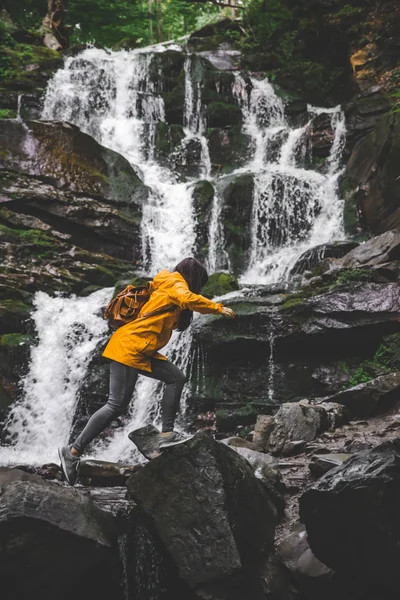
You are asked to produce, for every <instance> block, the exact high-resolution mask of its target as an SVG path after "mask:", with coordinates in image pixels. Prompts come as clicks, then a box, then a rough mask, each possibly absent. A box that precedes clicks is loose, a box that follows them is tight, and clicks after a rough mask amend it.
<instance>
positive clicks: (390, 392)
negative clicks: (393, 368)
mask: <svg viewBox="0 0 400 600" xmlns="http://www.w3.org/2000/svg"><path fill="white" fill-rule="evenodd" d="M399 390H400V371H397V372H396V373H390V374H389V375H381V376H380V377H376V378H375V379H372V380H371V381H368V382H367V383H360V384H359V385H356V386H354V387H351V388H349V389H347V390H343V391H342V392H338V393H337V394H335V395H334V396H332V397H330V398H327V399H326V400H327V401H328V402H335V403H338V404H343V405H344V406H345V407H346V408H347V410H348V412H349V416H350V419H352V418H354V417H360V418H363V417H370V416H372V415H374V414H378V413H381V412H384V411H385V410H387V409H388V408H389V407H390V406H392V404H393V403H394V402H395V401H396V400H397V399H398V396H399ZM323 402H325V400H324V401H323Z"/></svg>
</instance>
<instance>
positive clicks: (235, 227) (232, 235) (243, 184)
mask: <svg viewBox="0 0 400 600" xmlns="http://www.w3.org/2000/svg"><path fill="white" fill-rule="evenodd" d="M219 185H220V187H221V189H220V190H219V191H220V193H221V194H222V210H221V216H220V219H221V222H222V223H223V230H224V239H225V250H226V252H227V253H228V256H229V261H230V264H231V267H232V270H233V273H234V274H235V275H236V274H237V275H238V274H239V273H241V272H243V269H244V267H245V265H246V264H247V259H248V254H249V251H250V246H251V230H250V222H251V211H252V206H253V188H254V180H253V177H252V176H251V175H239V176H231V177H229V176H228V177H226V178H224V179H223V180H222V181H221V182H220V183H219Z"/></svg>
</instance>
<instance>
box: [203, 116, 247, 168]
mask: <svg viewBox="0 0 400 600" xmlns="http://www.w3.org/2000/svg"><path fill="white" fill-rule="evenodd" d="M207 138H208V148H209V152H210V159H211V164H212V166H213V171H214V172H215V173H217V174H221V173H224V174H225V173H229V172H230V171H232V170H233V169H234V168H237V167H241V166H242V165H243V164H244V163H245V162H246V159H247V158H248V151H249V142H250V140H249V137H248V136H247V135H246V134H244V133H243V132H242V128H241V127H240V126H238V125H236V126H234V127H229V128H225V129H224V128H219V127H216V128H213V129H209V130H208V132H207Z"/></svg>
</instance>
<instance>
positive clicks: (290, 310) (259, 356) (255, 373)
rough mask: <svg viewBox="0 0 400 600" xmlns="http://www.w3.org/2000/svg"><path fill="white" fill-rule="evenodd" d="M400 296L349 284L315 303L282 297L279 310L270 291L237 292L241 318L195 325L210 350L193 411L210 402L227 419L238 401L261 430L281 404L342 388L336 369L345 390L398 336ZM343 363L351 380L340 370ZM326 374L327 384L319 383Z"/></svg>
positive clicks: (385, 287) (196, 340)
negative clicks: (260, 419) (356, 371)
mask: <svg viewBox="0 0 400 600" xmlns="http://www.w3.org/2000/svg"><path fill="white" fill-rule="evenodd" d="M331 286H332V287H331ZM399 289H400V288H399V284H398V283H385V284H377V283H369V282H365V281H364V282H352V281H351V278H350V280H349V281H348V283H347V284H342V285H341V286H340V287H337V288H334V286H333V284H328V285H326V287H325V286H324V285H323V286H322V287H321V288H319V290H318V288H317V289H314V288H313V289H310V290H309V291H308V290H307V294H309V297H307V295H306V294H305V293H304V296H302V294H301V293H299V292H298V293H297V294H293V295H287V294H285V293H284V292H283V293H282V295H281V296H278V298H279V304H276V303H275V301H274V302H271V296H268V294H267V292H265V293H263V292H262V291H261V290H258V289H257V290H255V291H254V293H249V294H246V293H244V292H243V291H242V290H239V292H238V295H237V297H235V298H231V299H230V301H229V304H230V306H231V307H232V308H233V310H234V311H235V313H236V316H237V318H236V319H234V320H233V321H229V322H228V321H226V320H224V319H221V318H219V317H215V316H208V315H206V316H204V317H202V318H201V319H198V320H197V321H196V322H195V323H194V324H193V347H194V348H196V347H197V346H202V347H203V348H206V349H207V357H208V360H207V361H206V363H205V364H204V386H203V388H202V389H201V390H196V393H195V394H194V393H193V397H194V401H195V407H194V408H195V410H200V408H198V407H201V406H202V404H203V403H205V402H207V403H208V404H210V405H211V406H212V408H213V409H214V408H215V410H217V411H219V410H220V407H221V409H222V406H223V410H224V411H225V415H227V414H229V411H231V410H232V411H237V408H238V402H237V399H238V398H240V406H241V407H242V408H244V407H246V405H250V406H249V407H248V412H251V411H250V408H253V407H254V420H253V423H255V421H256V419H257V415H258V414H260V413H263V414H271V413H272V412H273V411H274V410H275V409H276V408H278V407H279V405H280V404H281V403H282V402H292V401H298V400H300V399H301V398H310V399H312V398H318V397H319V398H321V397H328V396H331V395H332V393H335V392H337V391H339V389H340V387H341V386H340V385H339V386H338V384H337V382H336V376H333V374H335V373H336V372H338V369H339V370H340V372H341V373H344V377H343V384H344V385H345V384H346V383H347V382H348V381H349V379H350V377H351V372H352V369H353V368H356V367H357V365H359V364H360V357H363V358H365V359H370V360H371V359H372V358H373V357H374V355H375V353H376V351H377V349H378V348H379V346H380V344H381V342H382V338H383V337H386V336H387V335H397V334H398V332H399V329H400V320H399V319H400V293H399ZM311 294H315V295H311ZM275 297H276V296H274V297H273V298H275ZM282 300H283V302H282ZM271 344H272V348H273V351H272V360H271ZM394 347H396V344H394V346H393V348H394ZM196 360H197V359H196ZM195 362H196V361H195ZM344 363H346V364H348V365H350V367H351V368H350V369H349V370H350V375H348V374H346V373H345V371H344V370H343V366H342V367H340V365H343V364H344ZM195 368H197V363H196V367H195ZM202 368H203V367H202ZM321 368H323V369H325V371H326V370H328V371H329V374H330V375H329V377H323V378H322V379H321V377H320V376H316V373H318V372H319V371H320V369H321ZM395 368H396V367H395ZM339 375H340V374H339ZM340 377H341V379H340V381H342V376H341V375H340ZM331 382H332V383H331ZM331 385H332V387H331ZM211 402H213V404H211ZM250 424H251V423H250ZM224 431H226V432H231V431H233V430H232V429H226V430H225V429H224Z"/></svg>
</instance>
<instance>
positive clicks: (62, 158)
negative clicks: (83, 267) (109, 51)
mask: <svg viewBox="0 0 400 600" xmlns="http://www.w3.org/2000/svg"><path fill="white" fill-rule="evenodd" d="M10 140H12V143H10ZM0 144H7V148H8V152H7V155H6V156H3V157H2V160H1V161H0V168H1V169H3V174H2V180H1V184H0V201H1V202H3V203H4V202H5V203H7V207H8V208H9V209H12V210H16V211H17V212H18V211H19V210H20V208H21V205H22V204H23V206H24V212H25V213H28V214H29V213H30V214H32V215H33V216H39V218H40V219H41V220H43V221H44V222H47V223H48V224H50V225H51V226H54V228H55V229H58V230H59V228H61V230H62V231H63V232H64V233H69V234H70V235H71V241H72V242H75V243H76V245H78V246H83V247H85V248H87V249H88V250H93V249H96V251H97V252H98V251H103V252H107V253H108V254H112V255H114V256H116V257H117V258H126V259H128V260H132V252H134V257H133V258H134V260H136V261H138V260H139V259H140V254H141V250H140V235H139V233H140V232H139V229H140V219H141V203H142V202H143V201H144V199H145V198H146V197H147V193H148V190H147V188H146V186H144V185H143V183H142V182H141V180H140V179H139V177H138V176H137V175H136V173H135V172H134V170H133V169H132V167H131V165H130V164H129V163H128V161H127V160H126V159H125V158H123V157H122V156H120V155H119V154H117V153H116V152H113V151H112V150H109V149H107V148H104V147H103V146H101V145H100V144H98V143H97V142H96V141H95V140H94V139H93V138H92V137H90V136H89V135H86V134H84V133H82V132H81V131H80V130H79V129H78V127H76V126H74V125H70V124H68V123H55V122H51V123H46V122H39V121H29V122H28V123H27V124H24V123H22V122H19V121H16V120H15V121H14V120H3V121H0ZM14 171H16V173H15V172H14ZM132 248H133V250H132Z"/></svg>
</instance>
